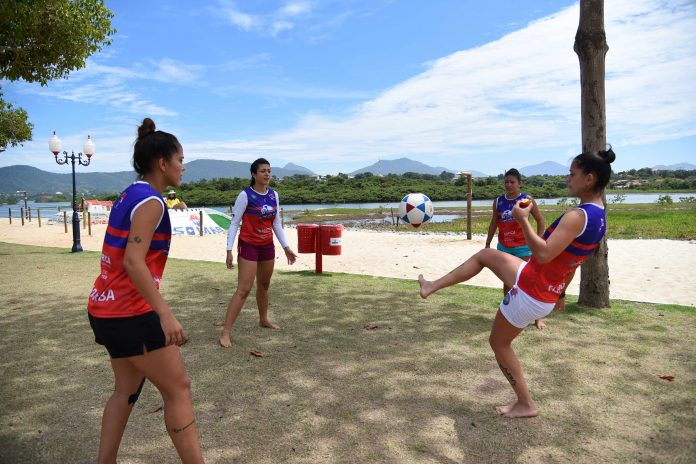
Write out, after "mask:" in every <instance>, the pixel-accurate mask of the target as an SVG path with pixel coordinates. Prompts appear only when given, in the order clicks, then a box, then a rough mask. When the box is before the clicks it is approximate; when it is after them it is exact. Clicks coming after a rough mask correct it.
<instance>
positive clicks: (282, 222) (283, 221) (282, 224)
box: [280, 208, 285, 229]
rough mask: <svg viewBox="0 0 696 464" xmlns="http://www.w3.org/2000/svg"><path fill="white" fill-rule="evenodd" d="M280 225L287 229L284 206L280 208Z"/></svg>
mask: <svg viewBox="0 0 696 464" xmlns="http://www.w3.org/2000/svg"><path fill="white" fill-rule="evenodd" d="M280 227H281V228H283V229H285V215H284V214H283V208H280Z"/></svg>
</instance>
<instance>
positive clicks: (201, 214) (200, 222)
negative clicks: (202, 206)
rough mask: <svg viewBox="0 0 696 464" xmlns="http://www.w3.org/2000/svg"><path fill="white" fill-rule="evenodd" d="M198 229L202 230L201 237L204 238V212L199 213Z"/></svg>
mask: <svg viewBox="0 0 696 464" xmlns="http://www.w3.org/2000/svg"><path fill="white" fill-rule="evenodd" d="M198 226H199V227H198V228H199V229H200V234H201V237H202V236H203V210H200V211H198Z"/></svg>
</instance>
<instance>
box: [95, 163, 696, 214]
mask: <svg viewBox="0 0 696 464" xmlns="http://www.w3.org/2000/svg"><path fill="white" fill-rule="evenodd" d="M646 169H647V168H646ZM644 171H645V170H639V171H635V172H640V175H641V176H643V175H644V174H645V172H644ZM647 171H650V170H649V169H648V170H647ZM627 172H628V173H631V172H634V171H627ZM656 172H657V173H660V174H659V175H665V176H666V175H670V176H677V175H679V176H681V177H680V178H679V179H678V180H679V181H678V182H676V181H674V180H673V177H659V176H658V174H655V175H654V176H653V177H648V178H643V177H640V178H639V182H640V184H638V183H636V184H626V183H624V184H619V185H620V186H625V188H622V189H619V190H609V191H608V193H607V198H608V199H609V200H611V199H614V200H615V202H617V203H620V202H621V201H622V200H621V196H622V195H623V194H624V193H625V192H626V191H632V190H640V191H670V192H673V191H675V190H674V189H681V190H684V191H688V190H689V189H690V190H691V191H695V190H696V170H694V171H656ZM629 178H632V175H631V174H626V173H619V174H617V175H615V177H614V180H613V181H612V184H610V187H612V188H613V187H614V186H615V185H616V183H617V182H619V181H622V180H626V179H629ZM523 183H524V184H523V190H524V192H526V193H529V194H530V195H532V196H533V197H535V198H555V197H563V196H565V195H567V191H568V190H567V187H566V178H565V176H548V175H544V176H529V177H525V178H524V179H523ZM502 184H503V176H502V175H500V176H497V177H495V176H493V177H482V178H475V179H473V199H474V200H484V199H491V200H492V199H493V198H495V197H496V196H498V195H500V194H501V192H502ZM248 185H249V179H246V178H244V179H241V178H224V179H223V178H221V179H212V180H201V181H198V182H190V183H184V184H182V185H181V186H180V187H179V188H178V189H177V191H178V194H179V196H180V197H181V198H183V199H184V201H186V203H187V204H188V205H190V206H225V205H231V204H232V203H234V200H235V198H236V197H237V193H238V192H239V191H240V190H241V189H243V188H245V187H247V186H248ZM271 186H272V187H273V188H275V189H277V190H278V191H279V192H281V195H282V201H283V203H285V204H305V203H371V202H384V203H387V202H394V201H398V200H399V199H401V198H402V197H404V196H405V195H406V194H408V193H411V192H423V193H425V194H427V195H428V196H429V197H430V199H431V200H433V201H457V200H465V199H466V189H467V186H466V178H464V177H462V178H459V179H456V180H454V179H453V178H452V174H451V173H447V172H443V173H442V174H440V175H439V176H436V175H432V174H416V173H406V174H403V175H396V174H390V175H387V176H375V175H372V174H370V173H364V174H358V175H356V176H355V177H350V178H349V177H348V176H347V175H345V174H338V175H336V176H326V177H324V178H322V179H317V178H315V177H311V176H303V175H295V176H291V177H286V178H284V179H282V180H278V179H274V180H273V181H272V182H271ZM115 198H116V195H115V194H114V195H110V196H105V197H103V199H115Z"/></svg>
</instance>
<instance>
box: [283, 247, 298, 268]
mask: <svg viewBox="0 0 696 464" xmlns="http://www.w3.org/2000/svg"><path fill="white" fill-rule="evenodd" d="M283 251H285V257H286V258H288V264H295V260H296V259H297V255H296V254H295V252H294V251H292V249H291V248H290V247H289V246H287V247H285V248H283Z"/></svg>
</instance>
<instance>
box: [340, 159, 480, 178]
mask: <svg viewBox="0 0 696 464" xmlns="http://www.w3.org/2000/svg"><path fill="white" fill-rule="evenodd" d="M442 171H447V172H452V173H455V172H456V171H454V170H452V169H449V168H443V167H441V166H437V167H433V166H428V165H427V164H425V163H421V162H420V161H414V160H412V159H409V158H399V159H395V160H379V161H377V162H376V163H375V164H372V165H370V166H366V167H364V168H361V169H358V170H357V171H353V172H350V173H349V175H351V176H354V175H356V174H362V173H364V172H371V173H372V174H375V175H383V176H386V175H387V174H398V175H401V174H405V173H407V172H415V173H418V174H433V175H436V176H438V175H440V174H442ZM471 173H472V174H473V175H474V177H488V174H484V173H482V172H478V171H471Z"/></svg>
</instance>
